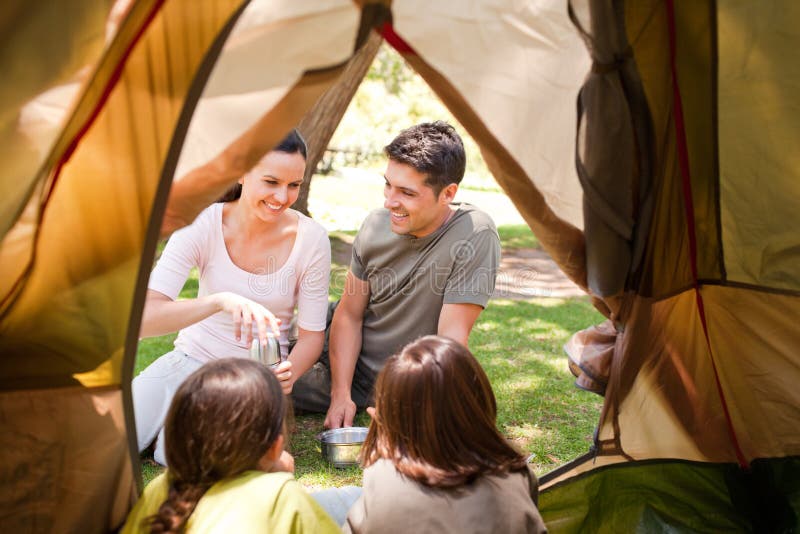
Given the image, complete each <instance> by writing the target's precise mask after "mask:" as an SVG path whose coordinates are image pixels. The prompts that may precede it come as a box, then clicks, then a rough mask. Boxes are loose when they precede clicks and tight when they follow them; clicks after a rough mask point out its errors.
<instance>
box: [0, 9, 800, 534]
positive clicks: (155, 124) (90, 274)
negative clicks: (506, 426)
mask: <svg viewBox="0 0 800 534" xmlns="http://www.w3.org/2000/svg"><path fill="white" fill-rule="evenodd" d="M387 6H388V2H384V1H379V2H374V3H372V2H355V3H351V2H349V1H345V0H337V1H336V2H322V1H318V2H301V3H297V2H291V1H289V0H252V1H251V2H246V1H234V0H204V1H202V2H199V3H198V2H189V1H187V0H137V1H133V2H131V3H130V4H129V3H128V2H127V1H126V0H121V1H120V2H115V3H113V4H112V3H111V2H108V1H101V0H76V2H73V3H71V7H73V9H74V11H71V12H70V17H66V16H65V15H64V14H63V12H62V11H60V10H59V9H60V8H59V7H57V6H55V5H47V6H37V7H36V8H31V9H27V8H23V7H22V4H21V3H20V2H18V1H17V0H13V1H12V2H7V3H6V4H4V7H3V8H2V11H0V24H2V27H3V29H4V32H3V34H2V35H3V37H2V39H3V40H4V43H8V44H9V47H5V46H4V47H3V52H2V53H0V65H3V66H4V67H7V68H8V71H9V72H13V73H15V75H16V76H15V83H14V84H6V85H8V86H9V87H5V86H4V87H3V88H2V90H3V91H4V92H3V95H4V96H6V98H5V99H3V100H2V101H0V140H2V141H3V143H0V150H3V154H4V156H6V157H5V161H4V165H3V169H2V170H0V207H2V211H0V239H2V242H0V290H2V291H0V353H2V357H0V414H2V421H3V424H4V432H3V433H2V439H4V440H5V443H6V444H7V446H6V447H4V449H3V450H4V451H5V452H4V457H3V460H4V461H3V462H2V465H3V467H2V468H0V473H2V475H0V518H6V517H8V518H13V520H14V521H16V522H17V524H19V525H21V526H22V527H23V528H21V530H22V531H24V530H25V528H26V527H27V528H28V530H33V529H36V528H38V527H39V526H42V525H57V526H58V529H59V530H65V531H86V532H92V531H98V532H99V531H104V530H107V529H108V528H111V527H113V526H115V525H118V524H119V523H120V522H121V520H122V518H123V517H124V513H125V511H126V510H127V507H128V506H129V505H130V499H131V496H132V494H133V491H134V483H133V481H134V479H135V478H138V466H137V463H138V457H137V455H136V451H135V447H134V446H133V445H132V443H133V442H134V441H135V440H134V438H135V429H134V428H133V424H132V418H131V413H130V410H131V403H130V390H129V387H130V384H129V382H130V378H131V376H130V375H131V374H132V368H133V367H132V364H133V356H134V354H135V344H136V337H137V333H138V327H139V321H140V316H141V310H142V306H143V302H144V293H145V288H146V280H147V274H148V272H149V268H150V265H151V262H152V257H153V254H154V251H155V244H156V241H157V239H158V237H159V234H160V233H168V232H169V231H171V230H172V229H175V228H177V227H180V226H181V225H184V224H188V223H189V222H191V220H192V218H193V216H194V215H195V214H196V213H198V212H199V211H200V210H201V209H202V208H203V206H205V205H207V204H208V203H210V202H212V201H213V200H214V199H215V198H217V196H218V195H219V193H221V192H222V191H223V190H224V189H227V186H228V185H230V183H231V182H232V181H235V180H236V179H237V178H238V177H239V176H241V173H242V172H244V171H245V170H246V169H247V168H248V167H249V166H251V165H252V164H253V163H254V162H255V161H256V160H257V159H258V157H259V155H260V154H262V153H263V152H265V151H266V150H268V149H269V147H271V146H273V145H274V143H275V142H277V141H278V140H279V139H280V138H281V137H283V135H284V134H285V132H286V131H287V130H288V129H289V128H291V127H292V126H294V125H296V124H297V123H298V122H299V120H300V119H301V117H302V116H303V114H304V112H305V111H306V110H308V109H310V108H311V106H312V105H313V104H314V102H315V101H316V100H317V98H318V97H319V96H320V95H321V94H322V93H323V92H324V90H325V89H326V88H327V87H329V86H330V85H331V83H332V82H333V81H334V80H335V79H336V77H337V76H338V75H339V74H340V73H341V72H342V70H343V68H342V66H343V65H344V63H345V62H346V61H347V59H348V58H349V57H351V56H352V54H353V52H354V48H355V47H357V46H358V45H359V44H360V43H361V42H363V40H364V39H363V37H364V34H365V32H366V31H368V28H369V27H370V25H371V24H377V23H379V22H381V18H382V17H381V16H377V17H376V16H375V15H376V13H379V14H381V15H382V14H385V13H384V11H385V9H386V7H387ZM572 8H573V9H572V11H573V12H572V15H573V19H574V20H575V21H578V22H579V23H580V25H581V27H582V28H583V29H584V30H585V34H586V35H584V36H583V37H584V38H586V41H587V42H588V43H589V45H590V47H589V48H590V49H591V50H589V49H587V47H586V43H585V42H584V41H583V40H582V36H581V34H580V33H579V31H578V30H577V29H576V28H575V27H574V26H573V24H572V21H570V13H569V11H568V7H567V3H566V2H563V3H560V4H558V3H555V4H554V3H553V2H550V1H548V0H536V1H533V2H525V3H519V2H510V1H507V0H481V1H480V2H472V3H469V4H466V5H464V6H461V5H459V8H458V9H454V8H453V4H452V3H451V2H445V1H444V0H435V1H433V2H421V1H419V0H396V1H395V2H393V3H392V4H391V6H390V9H391V24H387V25H386V26H384V27H383V28H382V30H381V31H382V34H383V35H384V37H385V38H386V40H387V41H389V42H390V43H391V44H393V45H394V46H395V47H396V48H397V49H398V51H400V52H401V53H402V54H403V55H404V57H405V58H406V59H407V60H408V62H409V64H410V65H411V66H412V67H413V68H415V69H416V70H417V71H418V72H419V73H420V74H421V75H422V76H423V78H424V79H425V80H426V81H427V82H428V83H429V84H430V86H431V87H432V88H433V90H434V91H435V92H436V94H437V95H438V96H439V97H440V98H442V100H443V101H444V102H445V104H446V105H447V106H448V107H449V108H450V109H451V110H452V111H453V114H454V115H455V116H456V117H457V118H458V120H460V121H461V122H462V124H463V125H464V126H465V128H466V129H467V131H469V132H470V134H471V135H472V136H473V137H474V138H475V139H476V141H477V142H478V144H479V145H480V147H481V151H482V153H483V155H484V156H485V159H486V161H487V164H488V166H489V168H490V169H491V171H492V173H493V174H494V175H495V177H496V178H497V180H498V183H499V184H500V185H501V186H502V187H503V189H504V190H505V191H506V193H507V194H508V195H509V196H510V197H511V199H512V200H513V202H514V203H515V205H516V206H517V207H518V209H519V210H520V213H521V214H522V215H523V217H524V218H525V220H526V222H527V223H528V225H529V226H530V227H531V228H532V229H533V230H534V232H535V233H536V235H537V237H538V238H539V240H540V242H541V243H542V245H543V247H544V248H545V249H546V250H547V252H548V253H550V254H551V256H552V257H553V258H554V260H555V261H556V262H557V263H558V265H559V266H560V267H561V268H562V269H563V270H564V272H565V273H566V274H567V275H568V276H569V277H570V278H572V279H573V280H574V281H576V282H577V283H578V284H579V285H580V286H581V287H583V288H586V289H588V290H590V291H591V292H592V293H593V294H592V298H593V302H594V303H595V305H596V306H597V307H598V309H602V310H603V311H604V313H605V314H606V315H607V316H608V317H609V319H610V322H609V323H606V327H605V328H603V329H601V330H602V331H600V332H599V334H600V335H597V336H585V337H584V338H583V339H582V340H581V342H582V346H581V347H579V349H580V350H579V353H576V354H577V356H576V357H575V360H576V362H575V363H576V364H577V368H579V369H581V366H583V369H581V371H583V372H587V371H588V372H589V373H594V372H597V377H602V378H603V379H604V380H605V377H606V375H607V383H606V385H605V392H604V393H605V402H604V406H603V411H602V414H601V418H600V421H599V423H598V429H597V435H596V441H595V443H594V446H593V449H592V451H590V452H591V454H590V455H589V456H588V457H586V458H583V459H582V460H581V461H579V462H576V463H574V464H570V465H568V466H566V467H565V468H564V469H561V470H559V471H558V473H557V475H554V476H552V477H548V478H546V483H545V484H543V492H544V493H543V496H542V497H543V501H542V508H543V511H544V514H545V517H546V518H548V517H551V518H552V527H551V528H552V529H553V530H561V529H562V528H563V529H567V530H568V529H570V528H573V527H574V526H576V525H578V526H579V525H583V524H589V523H585V521H586V518H587V517H588V518H590V519H591V521H592V523H591V524H592V525H595V524H600V525H606V528H611V527H614V528H618V529H620V530H633V529H635V528H636V527H637V525H640V526H647V527H649V526H653V527H654V528H655V527H656V526H657V527H659V528H664V529H685V528H695V527H697V528H698V529H699V530H703V529H704V528H707V529H713V528H715V527H717V526H719V527H720V528H728V527H731V528H737V527H741V526H742V525H744V526H745V528H746V527H747V525H756V526H758V525H760V523H759V519H758V515H757V514H754V513H751V512H752V511H750V510H745V508H743V504H742V503H746V502H747V498H746V497H747V496H754V495H758V494H759V493H760V494H763V495H783V496H786V500H787V502H789V504H790V506H791V507H792V510H795V515H794V516H791V517H794V521H795V523H794V524H795V525H796V524H797V514H796V510H797V497H796V495H797V491H796V480H798V477H797V476H794V478H792V476H793V475H795V474H796V468H795V464H794V463H793V462H795V459H796V458H797V456H798V455H800V408H798V407H800V394H799V393H797V391H800V390H798V389H797V387H796V384H797V383H798V382H800V362H799V361H798V357H797V351H796V350H795V349H796V347H797V345H798V341H800V339H798V333H797V329H796V327H795V325H796V323H797V320H798V318H800V272H798V269H800V267H798V265H800V261H798V260H800V247H798V241H797V240H798V237H797V236H798V235H799V234H798V233H797V231H796V229H797V227H798V222H800V221H798V210H796V209H793V208H794V207H795V206H796V199H797V197H798V195H797V193H798V184H800V180H798V179H797V178H798V176H797V173H798V172H800V171H799V170H798V168H800V167H798V166H797V165H794V163H795V161H794V159H795V158H796V156H795V155H794V154H793V153H792V151H791V150H787V149H786V147H791V146H792V144H791V143H792V142H793V141H795V140H796V138H797V134H798V124H800V116H799V114H798V108H797V106H796V104H795V103H794V101H793V99H792V98H791V92H790V91H791V89H792V88H794V87H795V86H796V85H797V81H796V79H797V74H798V70H797V68H798V67H797V66H796V62H793V61H792V57H791V54H788V53H786V50H792V49H793V48H794V47H795V45H796V43H797V42H798V41H800V31H798V30H797V28H795V27H794V26H792V25H791V21H792V20H793V15H795V14H796V12H797V9H798V7H797V6H795V5H794V3H792V2H790V1H789V0H781V1H779V2H776V3H774V5H771V6H770V7H769V8H763V6H760V7H759V8H755V7H752V6H750V5H749V4H748V3H746V2H741V1H734V2H719V3H718V2H716V1H714V0H700V1H697V2H674V1H673V0H641V1H636V2H632V1H624V0H611V1H599V0H598V1H594V0H592V1H587V2H573V5H572ZM73 14H74V18H71V17H73ZM59 17H64V18H65V20H66V21H67V22H66V23H65V24H58V23H57V21H59ZM794 18H796V17H794ZM21 21H22V22H24V23H20V22H21ZM51 26H52V28H51ZM42 35H47V38H42ZM54 42H57V43H58V44H60V45H63V46H60V47H54V46H53V43H54ZM266 49H269V50H266ZM6 50H9V51H11V50H13V51H16V52H15V53H10V52H6ZM20 50H25V51H26V52H24V53H23V55H21V56H20V52H19V51H20ZM267 52H269V53H267ZM22 58H24V60H23V59H22ZM27 64H30V65H31V68H30V70H29V71H26V70H25V69H24V68H22V66H24V65H27ZM17 78H18V79H17ZM207 82H208V83H207ZM582 87H583V92H582V93H581V88H582ZM579 94H581V100H580V105H578V104H577V102H578V100H577V99H578V96H579ZM228 109H230V110H231V111H230V112H228V111H227V110H228ZM579 111H580V112H581V121H580V129H579V130H578V129H577V128H576V126H577V124H578V116H579V113H578V112H579ZM576 130H577V131H576ZM576 142H577V144H576ZM576 156H577V159H578V161H579V162H580V165H581V166H582V168H583V170H585V171H586V172H585V173H584V172H583V170H582V171H581V172H582V176H581V178H580V179H579V176H578V172H577V170H576ZM176 168H177V169H178V173H177V177H176V178H175V181H174V183H173V176H175V175H176V173H175V171H176ZM171 186H172V187H171ZM595 341H596V342H597V343H599V345H597V344H595ZM592 354H595V355H596V354H602V355H603V356H601V357H600V359H597V360H594V361H592V359H591V358H590V356H591V355H592ZM594 364H597V365H594ZM590 378H591V377H590ZM6 428H9V429H11V431H10V432H5V429H6ZM15 443H21V444H28V445H27V446H26V447H25V450H24V451H22V452H16V451H17V450H18V447H14V446H13V444H15ZM92 444H97V445H99V446H100V447H101V448H102V452H101V453H98V454H96V455H94V456H92V455H91V454H89V453H87V451H89V450H90V445H92ZM12 451H15V452H14V454H13V455H12ZM667 459H669V460H670V462H665V460H667ZM672 460H681V462H672ZM687 461H692V462H695V463H687ZM737 464H738V465H737ZM761 465H769V466H772V467H770V468H768V469H764V468H762V467H760V466H761ZM775 466H778V467H775ZM748 468H749V469H750V471H749V473H751V476H745V474H746V473H748V471H746V469H748ZM20 472H26V473H28V476H27V478H25V480H24V484H25V486H24V487H22V488H20V489H16V486H15V477H16V476H17V474H18V473H20ZM114 476H116V477H117V478H116V479H112V478H113V477H114ZM92 479H94V480H92ZM734 479H735V480H734ZM52 480H63V481H68V482H69V483H68V484H66V485H64V486H56V485H53V484H50V482H51V481H52ZM731 480H733V482H732V481H731ZM793 481H795V482H793ZM617 482H618V483H619V484H620V486H619V487H620V488H621V489H620V490H619V491H618V492H617V493H614V492H613V491H607V489H608V488H609V487H611V486H612V485H613V484H612V483H617ZM792 484H795V485H792ZM9 488H11V489H9ZM54 488H59V489H54ZM793 488H795V489H793ZM679 489H683V490H684V491H686V495H684V496H682V495H681V494H680V492H679V491H678V490H679ZM600 490H602V491H600ZM48 491H49V492H50V493H48ZM742 495H744V496H745V498H743V497H742ZM687 496H691V497H692V499H691V500H689V499H688V498H687ZM53 502H58V503H59V506H57V507H54V506H52V503H53ZM626 502H629V505H625V503H626ZM692 502H694V503H702V506H699V507H695V508H685V506H689V505H691V504H692ZM754 502H755V501H754ZM757 502H758V503H761V504H763V502H762V501H757ZM781 502H783V501H781ZM20 503H23V506H22V507H21V508H20V510H21V511H20V512H19V513H13V510H14V509H15V507H19V506H20ZM26 503H30V506H27V504H26ZM687 503H688V504H687ZM761 504H759V506H760V505H761ZM764 506H766V504H764ZM765 509H769V508H765ZM786 509H787V508H786V507H783V508H780V509H779V511H780V510H782V511H785V510H786ZM570 510H571V511H570ZM684 510H685V512H686V513H685V514H680V515H681V516H684V517H682V518H680V517H679V518H677V519H676V512H677V511H684ZM776 510H778V509H776ZM776 517H777V516H776ZM781 517H783V516H781ZM786 517H787V518H788V519H787V521H790V523H789V524H791V520H792V519H791V517H790V516H789V515H787V516H786ZM606 521H607V522H606ZM598 522H599V523H598ZM62 527H63V528H62ZM43 528H46V527H43Z"/></svg>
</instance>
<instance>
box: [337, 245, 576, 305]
mask: <svg viewBox="0 0 800 534" xmlns="http://www.w3.org/2000/svg"><path fill="white" fill-rule="evenodd" d="M352 242H353V237H352V236H349V235H345V234H339V235H337V236H336V237H334V238H332V239H331V251H332V255H333V261H334V263H338V264H340V265H349V264H350V254H351V250H352ZM585 294H586V293H584V292H583V291H581V289H580V288H579V287H578V286H577V285H575V284H574V283H573V282H572V281H571V280H570V279H569V278H567V277H566V275H565V274H564V273H563V272H561V269H559V268H558V266H557V265H556V263H555V262H554V261H553V260H552V259H551V258H550V256H549V255H548V254H547V253H546V252H544V251H543V250H538V249H533V248H520V249H508V250H503V254H502V257H501V259H500V272H498V274H497V282H496V284H495V290H494V295H492V297H493V298H503V299H529V298H534V297H557V298H568V297H578V296H582V295H585Z"/></svg>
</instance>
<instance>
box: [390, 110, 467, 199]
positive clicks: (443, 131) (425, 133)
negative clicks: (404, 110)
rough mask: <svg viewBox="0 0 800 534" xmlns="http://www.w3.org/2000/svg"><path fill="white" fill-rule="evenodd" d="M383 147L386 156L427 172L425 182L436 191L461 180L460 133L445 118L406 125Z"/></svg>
mask: <svg viewBox="0 0 800 534" xmlns="http://www.w3.org/2000/svg"><path fill="white" fill-rule="evenodd" d="M383 151H384V152H385V153H386V155H387V156H388V157H389V159H391V160H393V161H396V162H398V163H405V164H406V165H410V166H411V167H414V169H416V170H417V172H421V173H424V174H427V178H426V179H425V183H426V184H427V185H429V186H430V187H432V188H433V191H434V193H436V195H438V194H439V193H441V191H442V189H444V188H445V187H447V186H448V185H450V184H458V183H461V179H462V178H463V177H464V169H465V168H466V166H467V157H466V155H465V154H464V143H462V142H461V137H459V135H458V133H456V130H455V128H453V127H452V126H451V125H449V124H447V123H446V122H444V121H435V122H423V123H421V124H417V125H415V126H412V127H410V128H407V129H405V130H403V131H402V132H400V135H398V136H397V137H395V138H394V140H393V141H392V142H391V143H389V144H388V145H386V147H384V149H383Z"/></svg>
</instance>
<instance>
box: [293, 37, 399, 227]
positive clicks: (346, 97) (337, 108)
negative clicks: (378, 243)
mask: <svg viewBox="0 0 800 534" xmlns="http://www.w3.org/2000/svg"><path fill="white" fill-rule="evenodd" d="M382 41H383V38H382V37H381V36H380V34H379V33H378V32H375V31H372V32H370V36H369V39H367V42H365V43H364V46H362V47H361V49H360V50H359V51H358V52H356V54H355V55H354V56H353V57H352V58H350V61H349V62H348V63H347V67H345V69H344V72H342V75H341V76H340V77H339V79H338V80H337V81H336V83H335V84H333V86H331V88H330V89H328V90H327V91H326V92H325V93H324V94H323V95H322V96H321V97H320V99H319V100H317V103H316V104H314V107H313V108H311V109H310V110H309V111H308V113H306V115H305V116H304V117H303V120H301V121H300V124H298V125H297V129H298V130H300V133H301V134H302V135H303V137H304V138H305V140H306V143H307V144H308V157H307V158H306V175H305V179H304V180H303V185H302V186H301V187H300V196H298V197H297V201H296V202H295V203H294V205H293V206H292V207H293V208H294V209H296V210H297V211H300V212H302V213H305V214H306V215H309V213H308V191H309V188H310V186H311V178H312V177H313V176H314V172H315V171H316V169H317V164H318V163H319V161H320V160H321V159H322V156H323V155H324V154H325V149H327V148H328V143H329V142H330V140H331V137H333V132H334V131H336V127H337V126H338V125H339V122H340V121H341V120H342V117H343V116H344V113H345V111H347V106H348V105H349V104H350V101H351V100H352V99H353V95H355V94H356V90H358V86H359V85H361V80H362V79H364V75H366V73H367V71H368V70H369V67H370V65H372V60H373V59H374V58H375V54H377V53H378V48H379V47H380V45H381V42H382Z"/></svg>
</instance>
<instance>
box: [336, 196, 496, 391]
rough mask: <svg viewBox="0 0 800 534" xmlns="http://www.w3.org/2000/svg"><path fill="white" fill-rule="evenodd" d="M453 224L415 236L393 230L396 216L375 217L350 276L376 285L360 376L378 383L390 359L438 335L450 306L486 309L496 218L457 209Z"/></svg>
mask: <svg viewBox="0 0 800 534" xmlns="http://www.w3.org/2000/svg"><path fill="white" fill-rule="evenodd" d="M452 208H453V210H454V213H453V215H452V216H451V217H450V219H449V220H448V221H447V222H446V223H444V224H443V225H442V226H441V227H440V228H439V229H437V230H436V231H435V232H433V233H431V234H429V235H427V236H424V237H421V238H416V237H413V236H408V235H398V234H395V233H394V232H392V230H391V224H390V219H389V217H390V216H389V210H387V209H379V210H375V211H373V212H371V213H370V214H369V215H368V216H367V218H366V219H365V220H364V223H363V224H362V225H361V229H360V230H359V231H358V235H357V236H356V239H355V242H354V243H353V258H352V261H351V263H350V270H351V271H352V272H353V274H354V275H355V276H356V277H358V278H359V279H361V280H367V281H369V287H370V297H369V303H368V304H367V309H366V312H365V314H364V324H363V329H362V344H361V354H360V357H359V360H358V367H359V371H360V372H363V373H366V374H367V376H371V377H373V379H374V377H375V376H376V375H377V373H378V372H379V371H380V370H381V368H383V364H384V362H385V361H386V359H387V358H388V357H389V356H391V355H392V354H394V353H395V352H397V351H399V350H400V349H401V348H402V347H403V346H405V345H406V344H408V343H409V342H411V341H413V340H415V339H417V338H418V337H421V336H425V335H429V334H436V332H437V330H438V327H439V313H440V312H441V310H442V306H443V305H444V304H462V303H466V304H477V305H479V306H481V307H484V308H485V307H486V304H487V302H488V301H489V297H490V296H491V294H492V292H493V291H494V285H495V278H496V276H497V268H498V265H499V263H500V238H499V237H498V235H497V229H496V228H495V225H494V222H493V221H492V219H491V218H490V217H489V216H488V215H487V214H486V213H484V212H483V211H481V210H479V209H478V208H476V207H475V206H472V205H470V204H463V203H462V204H454V205H453V206H452Z"/></svg>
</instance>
